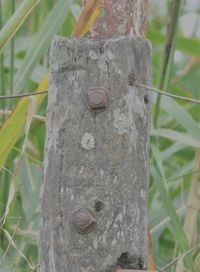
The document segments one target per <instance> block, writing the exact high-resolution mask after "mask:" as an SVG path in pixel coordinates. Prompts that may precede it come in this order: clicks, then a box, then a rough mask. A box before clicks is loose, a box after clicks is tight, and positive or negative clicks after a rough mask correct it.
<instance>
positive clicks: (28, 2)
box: [0, 0, 40, 53]
mask: <svg viewBox="0 0 200 272" xmlns="http://www.w3.org/2000/svg"><path fill="white" fill-rule="evenodd" d="M39 1H40V0H24V1H23V2H22V3H21V5H20V6H19V8H18V9H17V10H16V12H15V13H14V14H13V15H12V16H11V18H10V19H9V20H8V22H7V23H6V25H5V26H4V27H3V28H2V30H1V31H0V53H1V52H2V49H3V47H4V46H5V45H6V44H7V43H8V42H9V41H10V39H11V38H12V37H13V36H14V35H15V33H16V32H17V30H18V29H19V28H20V26H21V25H22V24H23V22H24V20H25V19H26V18H27V16H28V15H29V14H30V13H31V11H32V10H33V8H34V7H35V6H36V5H37V4H38V3H39Z"/></svg>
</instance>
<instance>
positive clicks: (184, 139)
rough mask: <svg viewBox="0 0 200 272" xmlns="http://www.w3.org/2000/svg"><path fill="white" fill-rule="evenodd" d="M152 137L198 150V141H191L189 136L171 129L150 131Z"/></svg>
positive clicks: (199, 145)
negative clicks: (165, 139)
mask: <svg viewBox="0 0 200 272" xmlns="http://www.w3.org/2000/svg"><path fill="white" fill-rule="evenodd" d="M151 135H152V136H160V137H163V138H167V139H170V140H172V141H176V142H179V143H181V144H183V145H186V146H192V147H195V148H196V147H197V148H200V140H199V141H198V140H195V139H193V138H192V137H191V136H190V135H188V134H186V133H181V132H178V131H175V130H172V129H152V130H151Z"/></svg>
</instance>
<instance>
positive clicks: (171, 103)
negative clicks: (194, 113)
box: [160, 96, 200, 140]
mask: <svg viewBox="0 0 200 272" xmlns="http://www.w3.org/2000/svg"><path fill="white" fill-rule="evenodd" d="M160 106H161V108H162V109H163V110H164V111H166V112H167V113H168V114H169V115H171V116H173V117H174V118H175V119H176V120H177V121H178V122H179V124H180V125H181V126H182V127H184V128H185V129H187V131H188V133H189V134H191V135H192V138H194V139H196V140H200V126H199V124H198V123H197V122H196V121H195V120H194V119H193V118H192V117H191V115H190V114H189V113H188V112H187V111H186V110H185V109H184V107H183V106H181V105H180V104H179V103H178V102H176V101H175V100H174V99H172V98H170V97H166V96H162V98H161V103H160Z"/></svg>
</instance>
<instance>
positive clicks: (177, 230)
mask: <svg viewBox="0 0 200 272" xmlns="http://www.w3.org/2000/svg"><path fill="white" fill-rule="evenodd" d="M152 153H153V157H154V160H155V162H156V166H157V168H158V170H159V172H160V173H161V176H160V175H159V174H158V172H157V170H156V168H155V167H154V169H152V172H153V173H154V175H153V176H154V182H155V184H156V186H157V189H158V191H159V193H160V197H161V199H162V202H163V205H164V207H165V209H166V211H167V213H168V215H169V217H170V219H171V223H172V226H173V229H172V230H173V233H174V237H176V241H177V244H178V246H179V249H180V251H181V253H185V252H186V251H187V250H189V246H188V242H187V238H186V235H185V232H184V230H183V227H182V224H181V222H180V220H179V218H178V216H177V214H176V211H175V208H174V206H173V204H172V200H171V199H170V197H169V195H168V193H167V190H166V188H165V186H164V182H163V179H162V176H163V169H160V164H161V163H160V160H161V156H160V155H159V154H160V151H159V149H158V147H157V145H155V144H152ZM185 264H186V266H187V268H189V271H191V272H194V267H193V262H192V259H191V257H190V256H187V257H186V258H185Z"/></svg>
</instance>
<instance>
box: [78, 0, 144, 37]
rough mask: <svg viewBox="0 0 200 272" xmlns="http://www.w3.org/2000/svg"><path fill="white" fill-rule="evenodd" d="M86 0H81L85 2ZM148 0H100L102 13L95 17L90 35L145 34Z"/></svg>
mask: <svg viewBox="0 0 200 272" xmlns="http://www.w3.org/2000/svg"><path fill="white" fill-rule="evenodd" d="M87 1H88V0H83V3H84V4H86V3H87ZM148 1H149V0H123V1H122V0H100V4H101V6H102V7H103V15H102V16H101V17H99V18H97V20H96V22H95V23H94V25H93V27H92V29H91V31H90V35H91V36H92V37H100V38H110V37H118V36H123V35H131V36H145V30H146V22H147V15H148V14H147V13H148Z"/></svg>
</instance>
